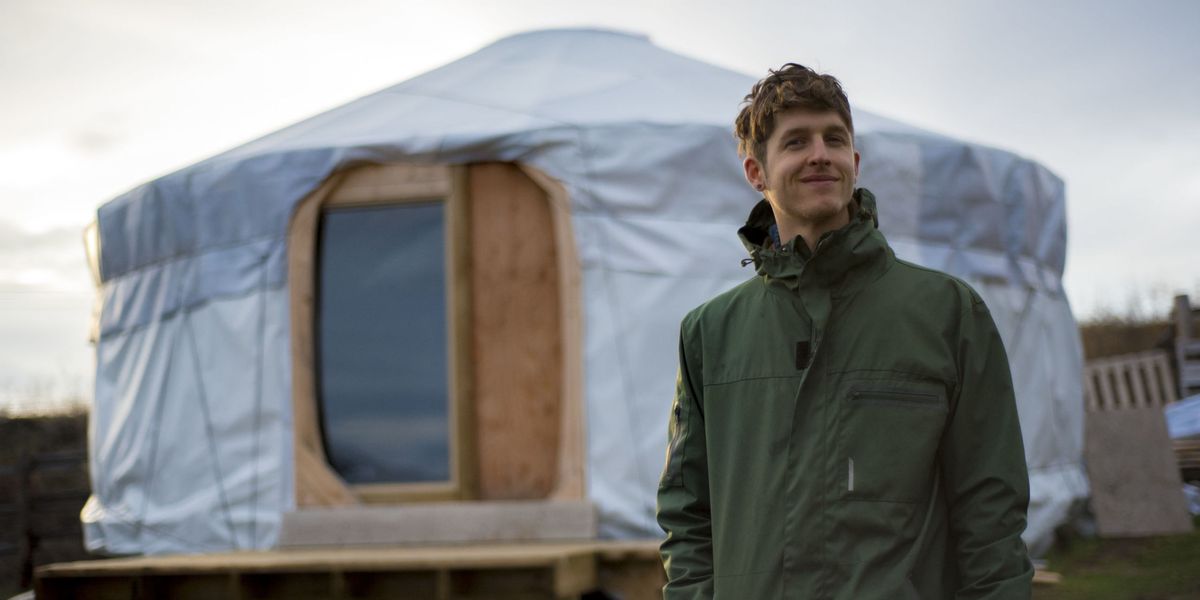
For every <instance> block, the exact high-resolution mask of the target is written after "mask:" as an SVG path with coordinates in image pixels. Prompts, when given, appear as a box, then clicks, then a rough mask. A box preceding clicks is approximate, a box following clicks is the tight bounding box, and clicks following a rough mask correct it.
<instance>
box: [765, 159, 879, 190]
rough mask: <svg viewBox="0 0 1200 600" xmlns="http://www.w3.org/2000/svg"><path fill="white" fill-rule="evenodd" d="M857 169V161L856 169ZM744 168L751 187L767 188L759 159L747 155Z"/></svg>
mask: <svg viewBox="0 0 1200 600" xmlns="http://www.w3.org/2000/svg"><path fill="white" fill-rule="evenodd" d="M857 169H858V166H857V161H856V163H855V170H857ZM742 170H743V171H745V172H746V182H747V183H749V184H750V187H752V188H754V189H756V190H758V191H760V192H761V191H763V190H765V189H767V180H766V174H765V173H763V168H762V165H760V164H758V160H756V159H755V158H754V157H753V156H747V157H746V159H745V160H743V161H742Z"/></svg>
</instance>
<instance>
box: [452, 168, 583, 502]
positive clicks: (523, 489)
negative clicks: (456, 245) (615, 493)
mask: <svg viewBox="0 0 1200 600" xmlns="http://www.w3.org/2000/svg"><path fill="white" fill-rule="evenodd" d="M468 187H469V190H470V191H469V197H470V209H469V212H470V216H469V218H468V221H469V222H470V224H471V225H470V227H471V241H472V251H471V257H472V260H471V288H472V291H473V294H472V319H471V321H472V323H473V331H472V359H473V360H472V364H473V365H474V372H473V384H474V400H475V402H474V409H475V425H476V438H475V439H476V444H477V451H478V455H477V456H478V461H479V462H478V467H479V470H478V491H479V497H480V498H481V499H534V498H545V497H546V496H548V495H549V494H550V492H551V491H552V490H553V489H554V486H555V482H556V475H557V473H556V472H557V468H558V454H559V448H560V430H561V423H562V418H561V412H560V411H561V406H562V402H561V392H562V388H563V383H562V375H563V359H562V330H561V314H560V302H559V278H558V272H559V270H558V258H557V252H556V247H555V235H554V226H553V222H552V216H551V211H550V205H549V203H548V202H547V199H546V194H545V192H544V191H543V190H542V189H541V188H540V187H538V186H537V184H535V183H534V182H533V181H532V180H530V179H529V178H528V177H527V176H525V174H524V173H522V172H521V170H520V169H519V168H517V167H516V166H514V165H511V164H505V163H486V164H479V165H473V166H472V167H471V169H470V173H469V182H468Z"/></svg>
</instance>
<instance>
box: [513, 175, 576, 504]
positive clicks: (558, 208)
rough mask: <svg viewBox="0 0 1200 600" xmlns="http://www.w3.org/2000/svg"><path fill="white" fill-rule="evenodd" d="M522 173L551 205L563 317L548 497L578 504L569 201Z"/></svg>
mask: <svg viewBox="0 0 1200 600" xmlns="http://www.w3.org/2000/svg"><path fill="white" fill-rule="evenodd" d="M520 167H521V170H522V171H523V172H524V173H525V174H526V175H528V176H529V178H530V179H532V180H533V181H534V182H535V183H537V184H538V186H540V187H541V188H542V189H543V190H544V191H545V192H546V198H547V200H549V202H550V214H551V218H552V220H553V222H554V242H555V247H556V248H557V251H558V252H557V256H558V304H559V306H560V307H561V309H560V314H561V315H562V322H561V327H562V332H561V334H560V337H561V339H562V360H563V365H562V367H563V369H562V395H561V398H562V401H561V405H562V410H561V412H562V419H561V424H560V434H559V450H558V481H557V483H556V484H555V487H554V491H553V492H551V495H550V497H551V498H553V499H555V500H581V499H583V498H584V497H585V496H586V489H585V486H584V481H585V480H586V478H587V468H586V462H585V460H584V457H585V452H584V423H583V420H584V416H583V415H584V411H583V295H582V291H581V288H582V286H583V270H582V269H581V268H580V265H579V255H578V253H577V252H576V250H575V232H574V227H573V226H572V224H571V198H570V196H569V195H568V194H567V190H566V188H565V187H564V186H563V185H562V183H561V182H559V181H557V180H555V179H554V178H552V177H550V176H549V175H546V174H545V173H543V172H541V171H539V170H537V169H535V168H533V167H531V166H529V165H520Z"/></svg>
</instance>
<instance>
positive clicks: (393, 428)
mask: <svg viewBox="0 0 1200 600" xmlns="http://www.w3.org/2000/svg"><path fill="white" fill-rule="evenodd" d="M804 58H805V57H804V54H803V52H802V48H798V55H797V57H796V59H797V61H798V62H804ZM768 66H777V65H763V73H765V69H766V67H768ZM756 75H757V74H756ZM755 79H756V77H754V76H751V75H745V74H742V73H736V72H733V71H729V70H726V69H723V68H719V67H715V66H712V65H708V64H705V63H703V62H700V61H697V60H694V59H691V58H687V57H684V56H681V55H678V54H675V53H673V52H670V51H667V50H664V49H662V48H660V47H658V46H655V45H654V44H653V43H652V42H651V41H650V40H649V39H647V38H646V37H644V36H639V35H631V34H627V33H620V32H613V31H599V30H550V31H536V32H530V33H524V34H519V35H514V36H512V37H508V38H504V39H502V40H500V41H497V42H495V43H493V44H491V45H489V46H486V47H484V48H483V49H481V50H479V51H477V52H475V53H473V54H471V55H469V56H466V57H464V58H462V59H459V60H457V61H455V62H452V63H450V64H448V65H445V66H443V67H441V68H438V69H435V70H433V71H430V72H428V73H425V74H423V75H420V76H418V77H415V78H413V79H410V80H408V81H405V82H403V83H400V84H397V85H395V86H393V87H389V88H387V89H384V90H381V91H379V92H377V93H374V94H371V95H369V96H366V97H363V98H360V99H358V100H355V101H353V102H351V103H349V104H346V105H344V106H341V107H339V108H336V109H333V110H330V111H328V112H326V113H323V114H320V115H317V116H315V117H312V118H310V119H308V120H305V121H302V122H300V123H297V124H295V125H292V126H290V127H287V128H285V129H282V130H280V131H278V132H275V133H273V134H270V135H268V136H266V137H263V138H261V139H258V140H256V141H253V142H251V143H248V144H246V145H244V146H241V147H238V148H235V149H233V150H230V151H228V152H225V153H223V154H220V155H218V156H214V157H212V158H210V159H208V160H205V161H203V162H200V163H197V164H195V165H192V166H189V167H186V168H184V169H181V170H179V171H178V172H175V173H172V174H169V175H166V176H164V177H161V178H159V179H156V180H154V181H151V182H149V183H146V184H144V185H142V186H140V187H138V188H136V189H134V190H131V191H129V192H128V193H126V194H124V195H122V196H120V197H117V198H115V199H113V200H112V201H110V202H108V203H107V204H105V205H103V206H102V207H101V208H100V209H99V211H98V214H97V221H96V225H95V232H96V233H97V236H96V238H97V241H98V243H96V244H95V247H94V249H93V250H92V259H93V265H94V268H95V270H96V271H97V277H98V281H99V282H100V293H101V305H100V310H99V311H98V314H97V319H98V322H97V323H96V357H97V372H96V389H95V406H94V407H93V411H92V424H91V428H92V430H91V440H90V443H91V452H90V460H91V473H92V478H93V495H92V497H91V499H90V500H89V502H88V503H87V506H86V507H85V509H84V512H83V517H82V518H83V521H84V525H85V533H86V542H87V546H88V548H89V549H91V550H94V551H99V552H105V553H112V554H155V553H172V552H206V551H218V550H227V549H248V548H260V549H261V548H272V547H275V546H276V545H277V544H278V543H279V536H280V530H281V524H282V523H283V521H284V515H286V514H289V513H291V512H293V511H298V510H303V509H305V508H307V507H327V506H341V505H362V504H391V505H401V504H404V503H429V502H443V501H446V502H449V501H471V500H481V501H482V500H539V499H541V500H546V499H550V500H553V499H571V500H576V501H582V502H586V503H588V504H589V505H590V506H591V507H593V508H594V514H595V518H596V533H597V535H598V536H599V537H601V538H647V537H658V536H660V535H661V531H660V530H659V529H658V527H657V525H656V523H655V520H654V503H655V490H656V484H657V479H658V476H659V472H660V469H661V466H662V460H663V456H664V451H665V446H666V441H667V435H666V427H667V417H668V412H669V406H670V402H671V396H672V393H673V386H674V378H675V370H676V357H677V354H676V351H677V347H678V326H679V321H680V319H681V317H682V316H683V315H684V314H685V312H687V311H688V310H689V309H691V308H693V307H695V306H696V305H698V304H700V303H701V302H703V301H704V300H706V299H707V298H709V297H711V296H713V295H715V294H717V293H718V292H721V291H723V290H725V289H728V288H730V287H732V286H734V285H736V284H738V283H740V282H742V281H744V280H745V279H746V278H748V277H750V276H752V275H753V272H752V268H743V267H742V265H741V260H742V259H743V258H745V250H744V249H743V248H742V246H741V245H740V243H739V241H738V239H737V236H736V230H737V228H738V227H739V226H740V225H741V224H742V223H743V222H744V220H745V218H746V215H747V214H748V212H749V210H750V208H751V207H752V206H753V205H754V204H755V203H756V202H757V201H758V199H759V198H758V197H757V196H756V195H755V194H754V192H753V190H752V189H751V188H750V187H749V186H748V185H747V184H746V183H745V181H744V179H743V176H742V171H741V166H740V160H739V159H738V157H737V155H736V145H735V141H734V138H733V136H732V133H731V131H732V120H733V117H734V115H735V114H736V111H737V108H738V105H739V103H740V101H741V99H742V97H743V95H744V94H745V93H746V92H747V91H749V89H750V87H751V85H752V84H753V83H754V81H755ZM849 92H850V95H851V97H853V90H852V89H851V90H849ZM855 128H856V137H857V146H858V149H859V150H860V152H861V154H862V177H861V179H860V185H862V186H864V187H867V188H869V189H871V190H872V191H873V192H874V193H875V195H876V196H877V197H878V199H879V222H880V225H881V228H882V230H883V231H884V233H885V234H886V235H887V238H888V240H889V241H890V243H891V244H892V246H893V248H894V249H895V251H896V254H897V255H898V256H899V257H900V258H904V259H907V260H910V261H913V262H916V263H919V264H922V265H926V266H929V267H933V268H936V269H941V270H944V271H947V272H949V273H951V274H954V275H956V276H958V277H961V278H963V279H965V280H967V281H968V282H970V283H971V284H972V285H973V286H974V287H975V288H976V289H977V290H978V291H979V292H980V294H981V295H982V296H983V297H984V299H985V300H986V301H987V302H988V304H989V306H990V308H991V310H992V314H993V315H994V317H995V319H996V321H997V325H998V326H999V328H1000V331H1001V334H1002V336H1003V338H1004V342H1005V345H1006V347H1007V350H1008V353H1009V357H1010V361H1011V364H1012V368H1013V372H1014V379H1015V383H1016V389H1017V400H1018V403H1019V411H1020V418H1021V426H1022V430H1023V433H1024V439H1025V444H1026V456H1027V458H1028V463H1029V468H1030V480H1031V484H1032V485H1031V489H1032V502H1031V506H1030V515H1029V527H1028V531H1027V533H1026V540H1027V541H1028V542H1029V543H1030V544H1031V547H1032V548H1033V549H1034V550H1035V552H1038V551H1040V550H1041V549H1044V548H1045V547H1046V545H1047V544H1048V542H1049V540H1050V539H1051V537H1052V532H1053V529H1054V528H1055V527H1056V526H1057V525H1059V524H1060V523H1062V522H1063V521H1064V519H1065V518H1066V516H1067V513H1068V511H1069V510H1070V508H1071V507H1072V506H1073V505H1074V504H1076V503H1077V502H1078V501H1079V500H1080V499H1082V498H1084V497H1085V496H1086V495H1087V492H1088V489H1087V481H1086V478H1085V475H1084V472H1083V469H1082V465H1081V456H1082V441H1083V431H1082V413H1083V407H1082V390H1081V370H1082V354H1081V349H1080V344H1079V339H1078V334H1077V330H1076V323H1075V320H1074V318H1073V316H1072V314H1071V310H1070V308H1069V306H1068V302H1067V299H1066V297H1065V295H1064V292H1063V287H1062V273H1063V265H1064V260H1065V249H1066V213H1065V203H1064V189H1063V183H1062V181H1061V180H1060V179H1058V178H1057V177H1056V176H1055V175H1054V174H1052V173H1051V172H1050V171H1049V170H1047V169H1046V168H1044V167H1042V166H1041V165H1038V164H1037V163H1034V162H1032V161H1030V160H1027V159H1024V158H1022V157H1020V156H1017V155H1015V154H1013V153H1011V152H1007V151H1003V150H998V149H994V148H988V147H984V146H980V145H977V144H973V143H967V142H963V141H958V140H955V139H952V138H949V137H945V136H942V135H938V134H935V133H931V132H928V131H924V130H921V129H917V128H914V127H910V126H907V125H904V124H901V123H898V122H896V121H893V120H890V119H887V118H883V117H880V116H877V115H874V114H871V113H868V112H865V111H860V110H856V111H855Z"/></svg>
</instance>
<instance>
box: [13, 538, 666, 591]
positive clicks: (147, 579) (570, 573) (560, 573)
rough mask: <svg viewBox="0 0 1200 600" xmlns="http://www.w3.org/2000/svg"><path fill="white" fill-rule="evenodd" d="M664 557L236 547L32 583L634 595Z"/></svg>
mask: <svg viewBox="0 0 1200 600" xmlns="http://www.w3.org/2000/svg"><path fill="white" fill-rule="evenodd" d="M658 561H659V557H658V542H657V541H656V540H647V541H637V542H601V541H592V542H578V543H554V544H493V545H470V546H436V547H407V548H395V547H388V548H355V549H334V550H327V549H321V550H283V551H268V552H230V553H223V554H203V555H190V556H189V555H180V556H157V557H139V558H123V559H107V560H94V561H83V562H75V563H63V564H56V565H49V566H46V567H42V568H40V569H38V570H37V574H36V581H35V589H36V591H37V597H38V599H39V600H58V599H67V598H70V599H78V600H101V599H103V600H108V599H110V598H111V599H116V598H120V599H122V600H127V599H141V598H146V599H150V598H155V599H159V598H162V599H186V600H190V599H200V598H229V599H233V600H238V599H251V598H254V599H258V598H270V599H275V598H288V599H289V600H290V599H296V600H302V599H308V598H312V599H317V598H321V599H326V598H328V599H351V598H355V599H357V598H369V599H374V598H380V599H382V598H388V599H396V600H404V599H422V600H425V599H428V600H484V599H491V600H517V599H521V600H525V599H528V600H534V599H542V598H545V599H555V600H558V599H566V598H578V597H579V596H580V595H581V594H584V593H586V592H589V591H592V590H596V589H598V588H599V587H600V586H602V585H604V586H605V587H606V589H610V591H615V592H618V593H620V594H621V597H624V598H628V599H630V600H634V599H639V598H651V597H655V595H657V594H659V593H660V592H659V591H658V590H659V586H661V585H662V583H661V580H662V575H661V573H662V569H661V566H660V563H659V562H658ZM631 573H634V574H636V576H634V577H631V576H630V574H631ZM613 587H618V588H621V589H619V590H617V589H612V588H613Z"/></svg>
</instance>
